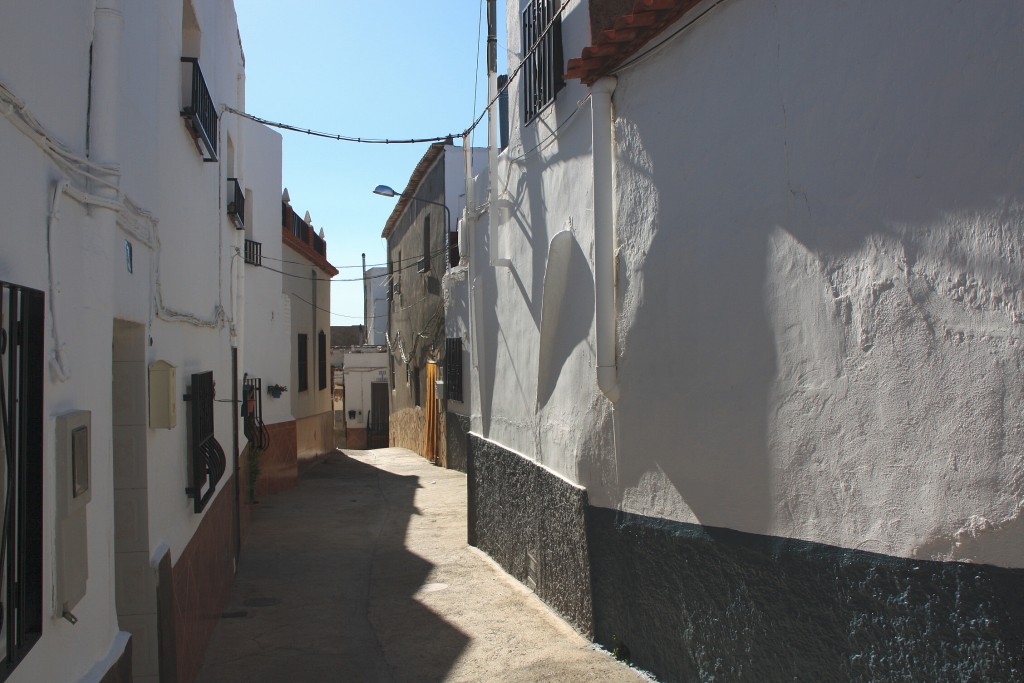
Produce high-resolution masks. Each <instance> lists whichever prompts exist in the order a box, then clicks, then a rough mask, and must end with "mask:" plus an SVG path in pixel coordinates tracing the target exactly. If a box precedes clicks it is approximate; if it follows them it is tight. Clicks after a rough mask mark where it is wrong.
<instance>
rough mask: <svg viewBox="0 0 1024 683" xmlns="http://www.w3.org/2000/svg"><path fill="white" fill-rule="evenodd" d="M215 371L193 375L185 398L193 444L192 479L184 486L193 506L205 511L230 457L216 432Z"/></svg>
mask: <svg viewBox="0 0 1024 683" xmlns="http://www.w3.org/2000/svg"><path fill="white" fill-rule="evenodd" d="M214 394H215V391H214V382H213V372H211V371H207V372H197V373H194V374H193V375H192V381H191V384H190V386H189V391H188V394H186V395H185V400H186V401H188V403H189V411H190V413H191V415H190V420H189V423H190V426H191V428H192V431H191V433H190V435H189V436H190V437H191V446H192V453H191V456H192V466H191V468H190V471H191V473H192V481H191V484H190V485H189V487H188V488H186V489H185V493H187V494H188V495H189V496H190V497H191V498H192V500H193V505H192V509H193V510H194V511H195V512H196V513H199V512H202V511H203V510H204V509H205V508H206V505H207V503H209V502H210V500H211V499H212V498H213V494H214V493H215V492H216V490H217V483H218V482H220V480H221V477H223V476H224V472H225V471H226V470H227V462H228V461H227V457H226V456H225V455H224V449H223V448H221V446H220V444H219V443H217V439H216V438H215V437H214V434H213V425H214V419H213V399H214Z"/></svg>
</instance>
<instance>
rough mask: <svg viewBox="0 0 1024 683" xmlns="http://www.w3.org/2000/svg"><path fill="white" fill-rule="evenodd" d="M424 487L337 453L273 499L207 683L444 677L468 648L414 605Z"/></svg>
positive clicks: (246, 559) (255, 534) (258, 523)
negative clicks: (415, 535) (417, 518)
mask: <svg viewBox="0 0 1024 683" xmlns="http://www.w3.org/2000/svg"><path fill="white" fill-rule="evenodd" d="M419 487H420V484H419V477H416V476H403V475H400V474H395V473H392V472H388V471H386V470H383V469H379V468H377V467H373V466H371V465H368V464H366V463H363V462H360V461H358V460H355V459H353V458H350V457H348V456H346V455H345V454H344V453H341V452H336V453H334V454H332V455H330V456H329V457H328V458H327V459H326V460H324V461H323V462H322V463H320V464H318V465H316V466H315V467H312V468H310V469H309V470H308V471H306V472H305V473H304V474H303V475H302V477H301V479H300V483H299V486H298V487H297V488H296V489H293V490H291V491H286V492H284V493H281V494H279V495H277V496H274V497H272V498H268V499H266V501H265V503H264V504H263V505H262V506H261V508H262V509H260V510H259V512H258V513H257V515H256V519H255V521H254V522H253V525H252V528H251V530H250V532H249V536H248V539H247V540H246V543H245V545H244V547H243V549H242V557H241V561H240V565H239V569H238V574H237V578H236V582H235V586H234V588H233V590H232V593H231V596H230V598H229V605H228V607H227V608H226V610H225V613H224V615H223V618H221V620H220V623H219V624H218V625H217V630H216V632H215V633H214V638H213V641H212V642H211V644H210V647H209V649H208V652H207V657H206V662H205V664H204V668H203V670H202V672H201V673H200V676H199V679H198V680H199V681H206V682H212V681H247V682H248V681H275V682H276V681H388V680H393V681H407V680H409V681H411V680H417V681H431V680H441V679H443V678H444V677H445V675H446V674H447V673H448V672H449V671H450V669H451V668H452V666H453V664H454V663H455V661H456V660H457V659H458V658H459V656H460V655H461V654H462V652H463V651H464V650H465V649H466V646H467V644H468V641H469V638H468V637H467V636H466V635H465V634H464V633H462V632H461V631H459V630H458V629H456V628H454V627H453V626H451V625H450V624H449V623H447V622H446V621H445V620H444V619H443V618H441V617H440V616H439V615H437V614H435V613H434V612H432V611H431V610H430V609H429V608H427V607H426V606H424V605H423V604H421V603H420V602H419V601H418V600H417V599H416V594H417V593H418V592H420V591H421V590H422V589H423V586H424V583H425V582H426V580H427V577H428V575H429V574H430V571H431V569H432V568H433V565H432V564H431V563H430V562H427V561H426V560H424V559H423V558H421V557H419V556H417V555H416V554H415V553H413V552H411V551H410V550H409V549H408V548H407V547H406V540H405V539H406V532H407V530H408V527H409V522H410V520H411V518H412V516H413V515H417V514H419V512H418V511H417V510H416V508H415V505H414V498H415V495H416V491H417V489H418V488H419ZM428 589H429V588H428Z"/></svg>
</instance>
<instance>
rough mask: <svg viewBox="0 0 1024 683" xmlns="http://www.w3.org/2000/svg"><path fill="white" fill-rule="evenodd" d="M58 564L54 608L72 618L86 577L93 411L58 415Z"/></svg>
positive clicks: (78, 411) (83, 594)
mask: <svg viewBox="0 0 1024 683" xmlns="http://www.w3.org/2000/svg"><path fill="white" fill-rule="evenodd" d="M56 436H57V438H56V440H55V441H56V447H57V468H56V469H57V567H56V574H57V576H56V581H55V584H56V585H55V586H54V588H55V590H56V593H57V594H56V596H55V597H56V600H55V601H54V611H55V612H56V613H57V616H63V617H65V618H66V619H68V620H69V621H71V622H74V621H76V620H75V617H74V615H73V614H71V610H72V609H73V608H74V607H75V605H77V604H78V601H79V600H81V599H82V598H83V597H84V596H85V588H86V582H87V580H88V578H89V552H88V549H89V542H88V540H87V527H88V525H87V523H86V522H87V518H86V506H87V505H88V503H89V501H90V500H91V499H92V413H91V412H89V411H88V410H76V411H74V412H71V413H67V414H65V415H59V416H57V435H56Z"/></svg>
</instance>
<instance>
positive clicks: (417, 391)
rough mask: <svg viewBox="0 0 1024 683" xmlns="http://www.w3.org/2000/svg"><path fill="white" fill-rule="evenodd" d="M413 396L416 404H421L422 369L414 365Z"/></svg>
mask: <svg viewBox="0 0 1024 683" xmlns="http://www.w3.org/2000/svg"><path fill="white" fill-rule="evenodd" d="M412 397H413V400H414V401H415V402H416V405H417V406H419V405H420V369H419V368H418V367H415V366H413V369H412Z"/></svg>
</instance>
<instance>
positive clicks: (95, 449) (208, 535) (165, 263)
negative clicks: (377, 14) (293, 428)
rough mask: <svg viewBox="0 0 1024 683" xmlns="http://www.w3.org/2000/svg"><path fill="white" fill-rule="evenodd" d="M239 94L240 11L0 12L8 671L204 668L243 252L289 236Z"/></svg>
mask: <svg viewBox="0 0 1024 683" xmlns="http://www.w3.org/2000/svg"><path fill="white" fill-rule="evenodd" d="M244 89H245V76H244V56H243V53H242V48H241V45H240V43H239V35H238V29H237V22H236V17H235V11H234V7H233V3H232V2H231V1H230V0H161V1H160V2H154V3H142V4H140V3H129V2H121V1H120V0H81V1H78V0H76V1H74V2H52V1H48V0H44V1H42V2H33V3H19V4H17V5H9V6H6V7H5V8H4V9H2V10H0V114H2V116H0V177H2V178H3V182H2V183H0V203H2V204H3V206H4V214H5V217H4V219H3V221H2V222H0V239H2V244H3V248H2V249H0V282H2V283H3V285H2V289H3V292H2V294H3V300H4V305H3V307H2V312H0V318H2V327H3V328H4V330H5V332H4V333H3V334H0V352H2V355H3V359H2V361H3V366H4V377H3V381H0V384H2V385H3V388H2V392H3V394H4V397H5V403H4V408H5V410H6V411H8V413H7V415H8V416H9V417H10V418H11V420H9V421H8V420H5V421H4V424H3V432H4V439H3V443H4V446H3V451H4V455H5V456H7V457H6V458H5V459H4V462H5V463H8V462H9V463H12V465H13V466H12V467H6V466H5V468H4V469H5V472H4V475H5V477H6V478H7V479H8V481H9V482H10V483H9V484H8V486H9V487H10V488H7V489H6V490H8V491H10V492H11V494H10V496H9V497H8V498H7V500H8V502H11V503H12V505H11V506H9V507H8V508H7V514H6V515H5V524H6V525H7V530H8V532H9V533H8V534H7V538H8V539H9V546H8V548H7V551H6V553H5V556H4V562H5V564H4V567H3V568H2V570H0V575H2V576H3V579H2V581H3V587H2V589H0V592H3V593H4V594H5V595H6V594H7V590H8V588H11V587H14V586H16V588H17V590H14V591H12V594H16V596H17V597H16V599H15V601H14V602H11V601H8V600H6V599H5V600H4V609H5V612H6V613H5V615H4V619H3V624H4V626H3V631H2V633H0V641H2V642H3V645H2V650H3V664H2V665H0V679H6V680H10V681H77V680H84V681H100V680H135V681H156V680H179V681H191V680H193V679H194V678H195V676H196V674H197V672H198V669H199V666H200V664H201V662H202V657H203V653H204V651H205V648H206V644H207V642H208V639H209V636H210V633H211V631H212V628H213V625H214V623H215V621H214V620H211V619H210V618H209V615H210V614H211V613H214V614H215V613H218V610H219V609H220V606H221V605H222V604H223V600H224V599H225V597H226V591H227V589H228V588H229V586H230V583H231V580H232V577H233V572H234V558H235V557H236V555H237V550H238V545H239V543H240V537H241V532H242V528H241V527H242V519H241V515H240V511H239V507H240V492H239V486H238V477H236V476H235V474H236V472H237V469H238V464H239V462H238V461H239V454H240V452H243V451H244V449H245V447H246V445H247V444H246V437H245V433H244V431H245V430H244V429H243V425H242V423H241V421H240V416H239V411H238V409H237V408H238V407H239V403H238V401H239V400H240V395H241V392H242V381H243V379H244V376H245V375H246V374H247V371H246V367H247V361H246V358H245V348H246V345H245V337H246V328H247V325H246V323H245V316H244V311H243V308H244V306H245V301H246V296H245V287H246V267H247V266H246V265H245V263H244V261H245V255H244V249H245V246H246V245H245V240H246V238H247V237H248V238H251V237H252V235H253V231H254V230H255V231H256V232H259V231H261V230H263V229H265V228H267V226H271V228H273V227H278V229H279V225H280V223H279V220H278V216H279V215H280V214H279V213H278V212H277V211H278V209H277V208H276V206H277V203H278V198H279V197H280V192H281V183H280V163H281V150H280V137H279V136H277V135H276V134H275V133H271V132H269V131H267V130H265V129H263V128H262V127H261V126H257V125H255V124H252V123H248V122H244V121H243V119H241V118H239V117H237V116H235V115H233V114H230V113H227V112H226V111H225V107H232V108H236V109H240V110H241V109H244ZM254 207H255V209H254ZM267 207H271V208H269V209H268V208H267ZM265 209H266V210H265ZM247 215H248V218H247ZM263 284H267V283H263ZM260 286H263V285H260ZM265 289H266V290H267V292H266V293H267V295H268V296H272V297H273V298H274V299H275V300H276V301H277V302H280V301H281V296H282V293H281V281H280V279H279V278H278V279H277V281H276V285H275V284H273V283H271V284H267V286H266V288H265ZM12 304H13V308H12V306H11V305H12ZM258 329H259V330H260V331H261V332H263V331H264V330H263V328H259V327H258ZM284 339H287V337H284ZM268 343H272V342H271V341H269V340H268ZM267 363H271V361H266V360H264V359H260V358H258V357H255V356H254V358H253V359H252V367H253V368H260V369H259V371H260V372H266V373H267V374H268V375H270V374H271V370H270V368H266V367H265V366H266V364H267ZM13 368H17V369H18V372H17V373H15V374H11V373H10V372H8V369H13ZM284 368H285V369H287V368H288V363H287V360H285V362H284ZM6 399H13V400H6ZM15 614H16V615H17V616H16V617H15ZM129 640H130V646H129Z"/></svg>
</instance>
